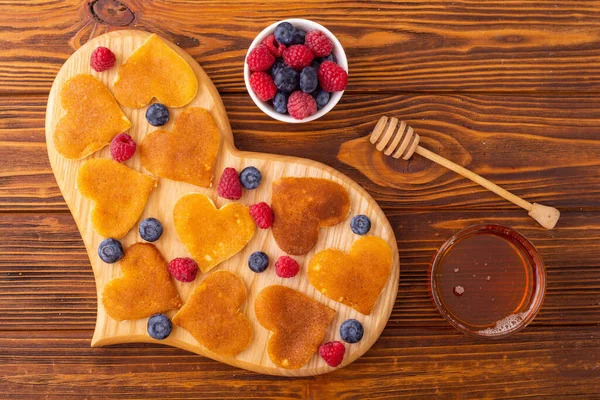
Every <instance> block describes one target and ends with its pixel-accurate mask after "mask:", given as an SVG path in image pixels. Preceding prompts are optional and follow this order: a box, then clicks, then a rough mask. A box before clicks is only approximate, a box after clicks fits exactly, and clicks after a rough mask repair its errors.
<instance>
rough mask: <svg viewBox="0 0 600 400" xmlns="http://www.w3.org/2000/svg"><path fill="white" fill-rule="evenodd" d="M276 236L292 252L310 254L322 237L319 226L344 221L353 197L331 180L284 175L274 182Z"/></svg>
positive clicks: (280, 246) (274, 224)
mask: <svg viewBox="0 0 600 400" xmlns="http://www.w3.org/2000/svg"><path fill="white" fill-rule="evenodd" d="M271 207H272V208H273V213H274V214H275V220H274V221H273V237H274V238H275V241H276V242H277V245H278V246H279V248H280V249H281V250H283V251H285V252H286V253H288V254H293V255H302V254H306V253H308V252H309V251H310V249H312V248H313V247H314V245H315V244H316V243H317V240H318V239H319V228H320V227H322V226H334V225H336V224H338V223H339V222H341V221H343V220H344V218H346V216H347V215H348V211H349V210H350V197H349V196H348V192H347V191H346V189H344V187H343V186H342V185H340V184H339V183H336V182H334V181H331V180H329V179H320V178H291V177H287V178H281V179H279V180H278V181H275V182H273V197H272V200H271Z"/></svg>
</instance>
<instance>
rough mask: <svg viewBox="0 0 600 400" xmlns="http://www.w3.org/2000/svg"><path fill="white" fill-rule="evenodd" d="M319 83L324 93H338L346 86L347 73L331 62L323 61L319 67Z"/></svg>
mask: <svg viewBox="0 0 600 400" xmlns="http://www.w3.org/2000/svg"><path fill="white" fill-rule="evenodd" d="M317 75H318V76H319V83H320V84H321V88H323V90H325V91H326V92H340V91H342V90H345V89H346V86H347V85H348V73H347V72H346V71H344V69H343V68H342V67H340V66H339V65H337V64H336V63H334V62H332V61H324V62H322V63H321V66H320V67H319V72H318V73H317Z"/></svg>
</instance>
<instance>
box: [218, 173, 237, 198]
mask: <svg viewBox="0 0 600 400" xmlns="http://www.w3.org/2000/svg"><path fill="white" fill-rule="evenodd" d="M217 193H218V194H219V196H221V197H223V198H224V199H229V200H239V199H240V197H242V184H241V183H240V178H239V176H238V174H237V171H236V170H235V168H225V169H224V170H223V174H221V179H219V184H218V185H217Z"/></svg>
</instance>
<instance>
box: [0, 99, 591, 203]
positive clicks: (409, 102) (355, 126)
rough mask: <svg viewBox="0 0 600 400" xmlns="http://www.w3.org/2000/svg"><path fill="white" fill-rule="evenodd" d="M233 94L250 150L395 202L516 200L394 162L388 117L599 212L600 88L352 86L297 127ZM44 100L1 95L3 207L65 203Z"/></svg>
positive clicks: (240, 141) (417, 163) (470, 163)
mask: <svg viewBox="0 0 600 400" xmlns="http://www.w3.org/2000/svg"><path fill="white" fill-rule="evenodd" d="M223 100H224V102H225V106H226V107H227V110H228V113H229V117H230V120H231V123H232V127H233V131H234V135H235V140H236V144H237V146H238V147H239V148H240V149H242V150H252V151H259V152H265V153H269V152H272V153H280V154H287V155H293V156H299V157H306V158H311V159H315V160H317V161H321V162H323V163H325V164H328V165H331V166H333V167H335V168H337V169H339V170H340V171H341V172H343V173H345V174H347V175H348V176H350V177H351V178H353V179H354V180H356V181H357V182H358V183H360V184H361V185H362V186H364V187H365V188H366V189H367V190H368V191H369V192H370V193H371V194H372V195H373V196H374V197H375V199H376V200H377V201H378V202H379V203H380V204H383V205H385V206H386V207H390V208H402V209H415V208H439V209H448V208H453V209H459V208H481V209H499V208H500V209H514V208H515V206H513V205H512V204H510V203H508V202H506V201H504V200H502V199H501V198H499V197H497V196H496V195H494V194H493V193H491V192H488V191H487V190H485V189H483V188H481V187H479V186H477V185H475V184H473V183H471V182H470V181H467V180H466V179H463V178H460V177H459V176H457V175H455V174H454V173H451V172H448V171H446V170H445V169H443V168H442V167H440V166H437V165H435V164H433V163H431V162H430V161H428V160H425V159H423V158H422V157H420V156H418V155H415V156H414V157H413V159H412V160H410V162H405V161H401V160H395V161H394V160H392V159H391V158H388V159H384V158H383V157H382V155H381V154H380V153H378V152H376V151H375V150H374V148H373V147H372V146H371V145H370V144H369V143H368V141H367V138H366V136H367V135H368V134H369V133H370V131H371V130H372V129H373V127H374V126H375V123H376V121H377V120H378V119H379V117H380V116H382V115H389V116H397V117H398V118H401V119H404V120H406V121H408V122H409V123H410V124H411V125H412V126H413V127H414V128H415V129H416V130H417V132H419V133H420V134H421V135H422V137H423V139H422V143H423V145H424V146H426V147H429V148H431V149H432V150H434V151H438V152H439V153H440V154H441V155H443V156H446V157H448V158H449V159H451V160H455V161H457V162H459V163H462V164H463V165H466V166H467V167H468V168H470V169H472V170H473V171H475V172H477V173H479V174H481V175H483V176H485V177H487V178H489V179H491V180H492V181H494V182H496V183H498V184H500V185H502V186H504V187H505V188H506V189H508V190H511V191H513V192H514V193H515V194H517V195H519V196H522V197H524V198H526V199H528V200H530V201H535V202H540V203H547V204H549V205H553V206H555V207H558V208H559V209H561V210H565V209H582V208H583V209H588V210H598V201H597V199H598V195H599V194H600V142H598V141H597V140H595V139H597V138H598V128H597V127H598V126H599V125H600V97H598V96H593V95H590V96H586V95H578V96H566V95H563V96H557V95H531V96H512V95H511V96H508V95H507V96H500V95H425V94H421V95H389V94H388V95H353V94H348V95H346V96H345V97H344V99H343V100H342V103H340V104H338V106H337V107H336V108H335V109H334V110H333V111H332V112H331V113H330V114H328V115H327V116H325V117H324V118H323V119H322V120H320V121H318V122H314V123H309V124H297V125H291V124H283V123H281V122H278V121H274V120H271V119H269V118H268V117H267V116H266V115H264V114H262V113H261V112H260V110H259V109H258V108H257V107H256V106H255V105H254V103H252V101H251V99H250V98H249V97H248V96H246V95H227V96H224V97H223ZM45 107H46V98H45V97H43V96H28V97H0V115H2V116H3V118H1V119H0V143H1V145H0V210H1V211H33V210H51V211H57V210H66V205H65V203H64V200H63V199H62V197H61V195H60V191H59V190H58V187H57V185H56V181H55V179H54V177H53V175H52V172H51V170H50V166H49V162H48V159H47V155H46V147H45V135H44V113H45ZM317 147H318V148H319V151H318V152H316V151H315V148H317ZM573 193H577V196H574V195H573Z"/></svg>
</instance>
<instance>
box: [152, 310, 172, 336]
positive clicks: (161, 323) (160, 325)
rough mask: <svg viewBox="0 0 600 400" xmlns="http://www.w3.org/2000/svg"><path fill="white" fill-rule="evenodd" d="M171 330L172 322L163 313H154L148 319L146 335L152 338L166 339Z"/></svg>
mask: <svg viewBox="0 0 600 400" xmlns="http://www.w3.org/2000/svg"><path fill="white" fill-rule="evenodd" d="M172 330H173V324H172V323H171V320H170V319H169V317H167V316H166V315H165V314H154V315H153V316H151V317H150V318H149V319H148V335H150V337H151V338H153V339H156V340H163V339H166V338H167V337H169V335H170V334H171V331H172Z"/></svg>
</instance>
